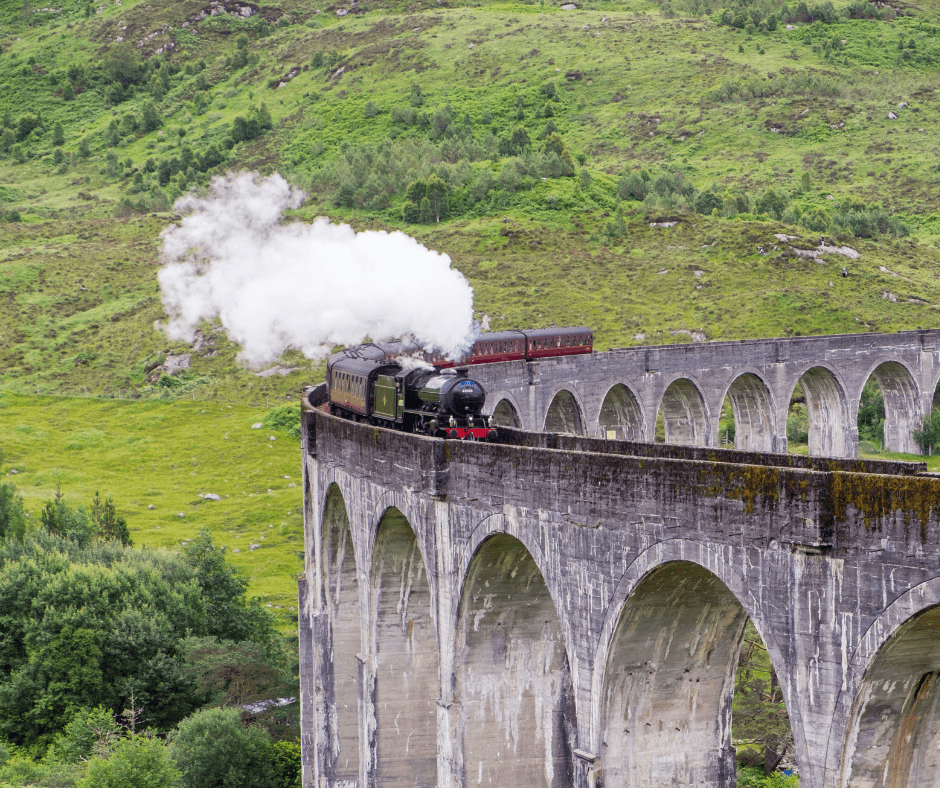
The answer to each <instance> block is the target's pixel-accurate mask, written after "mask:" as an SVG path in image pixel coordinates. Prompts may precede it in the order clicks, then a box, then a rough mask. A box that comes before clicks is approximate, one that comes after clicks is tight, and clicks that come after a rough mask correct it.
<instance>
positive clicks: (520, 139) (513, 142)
mask: <svg viewBox="0 0 940 788" xmlns="http://www.w3.org/2000/svg"><path fill="white" fill-rule="evenodd" d="M531 144H532V143H531V140H530V139H529V133H528V132H527V131H526V130H525V128H524V127H522V126H516V128H514V129H513V130H512V134H511V135H510V136H509V137H503V138H501V139H500V141H499V153H500V155H501V156H518V155H520V154H521V153H523V152H524V151H526V150H527V149H528V148H529V146H530V145H531Z"/></svg>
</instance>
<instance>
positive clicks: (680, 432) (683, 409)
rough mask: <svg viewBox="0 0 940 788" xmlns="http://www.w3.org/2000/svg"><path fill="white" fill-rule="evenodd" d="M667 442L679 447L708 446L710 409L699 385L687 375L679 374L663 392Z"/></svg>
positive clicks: (662, 407)
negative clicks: (680, 375)
mask: <svg viewBox="0 0 940 788" xmlns="http://www.w3.org/2000/svg"><path fill="white" fill-rule="evenodd" d="M659 409H661V410H662V413H663V424H664V426H665V429H666V443H671V444H674V445H678V446H707V445H708V439H709V435H708V409H707V408H706V406H705V398H704V397H703V396H702V392H701V390H700V389H699V387H698V385H697V384H696V383H695V382H694V381H693V380H691V379H690V378H688V377H677V378H676V379H675V380H673V381H672V382H671V383H670V384H669V385H668V386H667V387H666V390H665V391H664V392H663V396H662V399H661V400H660V402H659V408H658V409H657V410H659Z"/></svg>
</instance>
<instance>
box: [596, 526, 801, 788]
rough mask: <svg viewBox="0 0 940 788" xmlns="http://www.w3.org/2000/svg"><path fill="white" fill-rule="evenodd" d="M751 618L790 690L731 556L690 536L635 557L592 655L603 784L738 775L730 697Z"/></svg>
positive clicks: (694, 781)
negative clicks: (742, 643)
mask: <svg viewBox="0 0 940 788" xmlns="http://www.w3.org/2000/svg"><path fill="white" fill-rule="evenodd" d="M748 618H751V620H752V621H753V623H754V626H755V628H756V630H757V632H758V634H759V635H760V637H761V639H762V640H763V641H764V645H765V646H766V648H767V652H768V655H769V656H770V660H771V663H772V664H773V666H774V670H775V672H776V673H777V675H778V677H780V678H781V679H782V681H783V685H784V688H785V691H787V690H786V687H787V685H788V683H789V682H788V680H787V676H788V674H787V672H786V669H785V662H784V659H783V655H782V653H781V651H780V649H779V647H778V646H777V644H776V642H775V640H774V638H773V636H772V634H771V633H770V632H769V630H768V627H767V625H766V622H764V621H763V620H762V617H761V614H760V607H759V605H758V603H757V600H756V599H755V598H754V596H753V594H752V593H751V591H750V590H749V589H748V587H747V585H746V584H745V582H744V579H743V578H742V577H741V575H740V574H739V573H738V572H737V571H736V570H735V569H734V568H733V566H732V565H731V564H730V562H729V561H727V560H726V559H725V558H724V557H723V556H722V555H720V554H719V553H717V552H715V551H714V550H711V549H709V548H708V547H706V546H705V545H703V544H700V543H697V542H694V541H691V540H683V539H676V540H669V541H666V542H661V543H658V544H656V545H654V546H652V547H650V548H649V549H648V550H646V551H644V552H643V553H641V554H640V555H639V556H637V558H636V559H635V560H634V562H633V563H632V564H631V565H630V567H629V568H628V569H627V571H626V572H625V573H624V576H623V577H622V578H621V581H620V583H619V584H618V587H617V589H616V591H615V593H614V596H613V597H612V599H611V604H610V605H609V607H608V613H607V617H606V620H605V623H604V626H603V628H602V630H601V632H600V636H599V638H598V649H597V652H596V654H595V660H594V672H593V677H592V678H593V685H592V701H593V702H592V709H591V731H590V741H591V743H592V744H591V746H592V747H593V748H594V750H595V752H597V754H598V756H599V758H600V763H601V767H602V768H603V771H604V775H605V788H625V786H633V785H643V786H649V787H650V788H666V786H669V787H670V788H671V787H672V786H673V785H700V784H701V785H712V786H733V785H735V784H736V780H735V768H736V766H735V760H734V749H733V748H732V745H731V701H732V697H733V694H734V677H735V669H736V667H737V657H738V653H739V650H740V646H741V639H742V636H743V633H744V627H745V625H746V623H747V620H748ZM787 695H788V697H787V709H788V713H789V715H790V719H791V728H792V733H793V738H794V744H795V746H796V752H797V757H798V759H799V761H800V763H801V764H805V763H806V758H805V757H804V754H805V753H806V743H805V739H804V737H803V734H802V729H801V727H800V726H799V725H798V724H797V725H794V724H793V720H794V719H795V718H794V708H795V707H794V706H791V705H790V701H791V700H793V699H792V694H791V692H789V691H787ZM808 772H809V769H806V773H807V774H808ZM810 784H813V783H812V782H810Z"/></svg>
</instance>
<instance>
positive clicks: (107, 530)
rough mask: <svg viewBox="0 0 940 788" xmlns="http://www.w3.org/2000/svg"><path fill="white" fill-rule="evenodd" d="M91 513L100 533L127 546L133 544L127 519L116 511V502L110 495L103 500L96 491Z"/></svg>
mask: <svg viewBox="0 0 940 788" xmlns="http://www.w3.org/2000/svg"><path fill="white" fill-rule="evenodd" d="M90 515H91V519H92V522H93V523H94V526H95V531H96V532H97V533H98V535H100V536H101V537H103V538H104V539H109V540H112V541H115V542H120V543H121V544H122V545H125V546H128V545H131V544H133V542H132V541H131V534H130V531H129V530H128V528H127V520H125V519H124V518H123V517H121V516H120V515H119V514H117V513H116V512H115V510H114V502H113V501H112V500H111V496H110V495H109V496H108V498H107V499H106V500H104V501H102V500H101V496H100V495H99V493H97V492H96V493H95V497H94V499H93V500H92V502H91V512H90Z"/></svg>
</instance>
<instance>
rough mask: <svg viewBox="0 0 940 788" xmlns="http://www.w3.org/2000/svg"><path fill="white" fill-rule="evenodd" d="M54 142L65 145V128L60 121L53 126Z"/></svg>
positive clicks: (54, 143)
mask: <svg viewBox="0 0 940 788" xmlns="http://www.w3.org/2000/svg"><path fill="white" fill-rule="evenodd" d="M52 144H53V145H65V130H64V129H63V128H62V124H61V123H60V122H59V121H56V124H55V126H53V127H52Z"/></svg>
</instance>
